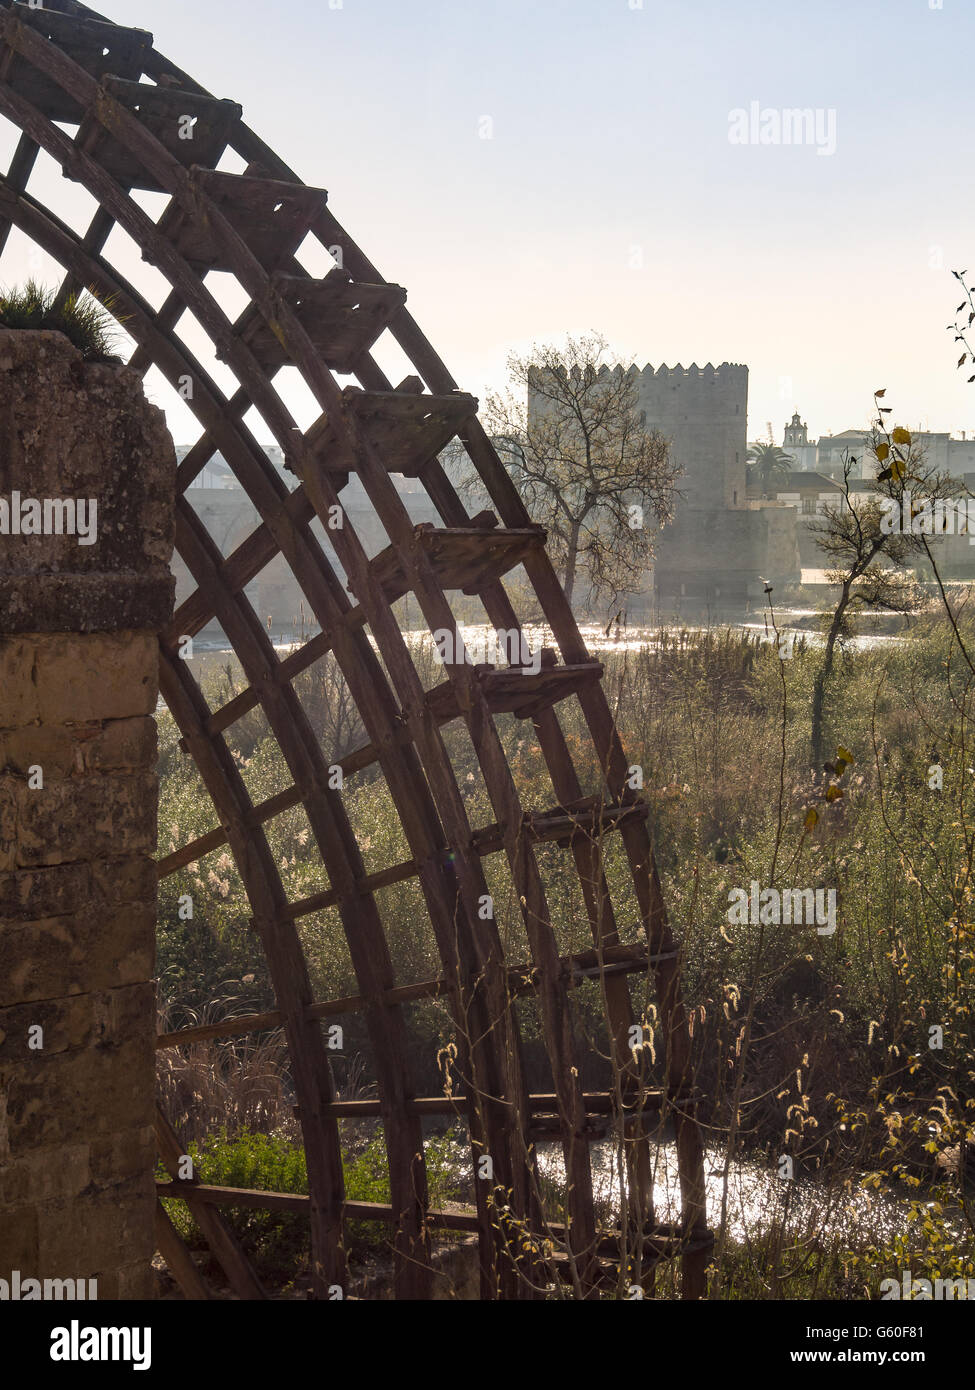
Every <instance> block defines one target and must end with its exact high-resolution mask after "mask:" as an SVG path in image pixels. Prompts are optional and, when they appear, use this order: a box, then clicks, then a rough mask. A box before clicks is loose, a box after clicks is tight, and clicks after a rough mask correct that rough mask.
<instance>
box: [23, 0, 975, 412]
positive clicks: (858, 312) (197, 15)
mask: <svg viewBox="0 0 975 1390" xmlns="http://www.w3.org/2000/svg"><path fill="white" fill-rule="evenodd" d="M631 4H632V5H634V6H636V0H534V3H524V0H522V2H521V3H519V0H485V3H474V0H450V3H438V2H437V0H411V2H408V0H343V4H342V7H341V8H331V7H330V5H329V3H328V0H287V2H286V3H278V4H277V5H269V4H266V3H260V4H259V3H256V0H234V2H233V3H232V2H231V0H165V3H161V0H103V3H102V4H101V6H100V7H99V8H101V10H102V11H103V12H104V13H105V14H106V15H108V16H109V17H110V18H112V19H115V20H116V21H118V22H120V23H127V24H134V25H138V26H141V27H144V28H149V29H151V30H153V32H154V33H155V36H156V42H157V46H158V47H159V48H160V49H161V50H162V51H163V52H164V53H166V54H167V56H169V57H170V58H172V59H173V60H174V61H175V62H177V63H178V64H179V65H180V66H182V67H184V68H186V69H187V70H188V71H190V72H191V73H192V74H193V75H194V76H195V77H196V78H197V79H198V80H200V81H201V82H203V83H204V84H205V85H206V86H208V87H209V88H210V90H212V91H213V92H214V93H215V94H216V95H218V96H228V97H233V98H235V99H236V100H238V101H240V102H241V103H242V104H243V106H244V114H245V119H246V120H247V121H248V123H249V124H250V125H252V126H253V127H254V128H255V129H256V130H257V131H258V133H259V134H261V135H262V136H263V137H264V138H265V139H266V140H267V141H268V142H269V143H270V144H272V145H273V146H274V147H275V148H277V149H278V150H279V152H280V153H281V154H282V155H283V156H284V157H285V158H286V159H287V160H288V161H289V163H291V165H292V166H293V167H294V168H296V169H297V171H298V172H299V173H300V175H301V176H302V177H303V178H304V179H305V180H306V181H307V182H309V183H314V184H320V185H322V186H323V187H325V188H327V189H328V190H329V193H330V203H331V206H332V208H333V210H334V211H335V213H336V215H337V216H338V217H339V219H340V221H342V222H343V223H344V224H345V225H347V226H348V228H349V230H350V231H351V232H352V234H353V235H354V236H355V237H356V239H357V240H358V241H359V243H360V244H361V245H362V246H363V248H364V249H365V250H366V251H367V253H368V254H369V255H370V256H371V257H372V259H373V260H374V261H375V262H376V263H377V264H378V265H379V267H380V268H381V270H382V271H383V273H384V275H385V276H386V277H387V278H388V279H391V280H397V281H399V282H400V283H402V284H404V285H406V286H407V288H408V290H409V302H410V307H411V309H412V311H413V313H414V314H415V315H416V317H417V319H418V320H419V322H420V324H421V325H422V326H423V328H424V329H425V330H426V332H427V333H428V335H429V336H430V337H431V338H432V340H433V341H434V343H435V344H436V346H437V348H438V349H439V351H440V353H441V355H442V356H443V357H444V358H445V360H446V361H447V363H448V365H449V366H450V367H451V369H452V370H453V371H454V374H455V375H456V376H457V377H458V379H459V381H460V382H461V384H462V385H463V386H464V387H465V388H466V389H469V390H472V391H474V392H475V393H477V394H480V395H482V396H483V393H484V391H485V389H486V388H487V387H488V386H501V385H503V384H504V377H505V370H504V362H505V356H506V354H507V353H508V352H509V351H510V350H512V349H515V350H519V351H520V350H524V349H526V348H527V347H528V346H529V344H530V343H531V341H532V340H533V339H535V340H548V339H551V338H559V337H562V336H563V335H564V334H565V333H566V332H567V331H571V332H573V333H578V332H584V331H587V330H590V329H596V330H599V331H600V332H602V333H603V334H604V336H605V337H607V338H608V339H609V340H610V341H611V343H613V344H614V345H615V346H616V347H617V348H618V349H619V350H620V352H621V353H623V354H625V355H627V356H630V355H632V356H633V357H635V358H636V359H637V360H638V361H639V362H640V363H641V364H642V363H643V362H646V361H650V362H652V363H654V364H659V363H661V362H667V363H668V364H671V365H673V364H674V363H676V362H678V361H680V362H683V363H684V364H685V365H687V364H689V363H690V362H691V361H692V360H693V361H697V362H698V363H703V362H706V361H709V360H710V361H712V362H715V363H717V362H719V361H722V360H726V359H727V360H731V361H740V362H745V363H747V364H748V366H749V367H750V369H751V380H750V400H749V426H750V434H751V436H752V437H755V436H757V435H759V434H761V435H763V436H764V433H765V422H766V420H769V419H770V420H771V421H772V425H773V430H774V432H775V437H776V439H781V431H782V426H783V423H784V421H785V420H786V418H787V417H788V416H789V415H790V414H791V412H792V409H793V407H794V406H798V408H799V409H800V410H801V412H802V414H803V416H804V418H805V419H807V420H808V423H809V426H810V434H811V435H813V436H816V435H819V434H820V433H826V432H828V431H839V430H841V429H844V428H847V427H852V426H860V425H863V424H865V423H866V422H867V420H868V418H869V414H870V409H871V404H872V401H871V397H872V392H873V390H874V389H875V388H877V387H880V386H885V387H886V388H887V391H888V400H889V402H890V403H891V404H893V405H894V406H895V409H896V411H897V414H898V417H899V418H902V419H904V420H905V421H907V422H909V423H918V424H924V425H925V426H926V427H928V428H931V429H952V430H959V429H969V430H971V429H975V395H973V392H975V385H973V386H972V387H966V386H965V385H964V376H963V374H962V373H960V372H956V371H955V365H954V364H955V361H956V359H957V356H958V349H957V347H956V346H955V345H954V344H953V343H952V341H951V338H950V335H949V334H948V333H946V332H945V331H944V330H945V325H946V324H947V323H948V321H949V319H950V318H951V316H952V311H953V309H954V307H955V305H956V304H957V302H958V300H959V299H960V295H959V294H958V293H957V292H956V290H955V289H954V288H953V285H954V282H953V281H952V280H951V278H950V276H949V273H948V272H949V270H950V269H951V268H954V267H959V268H964V267H969V266H970V267H971V268H972V270H973V271H975V193H973V177H972V169H971V163H970V148H971V134H972V124H973V122H972V116H973V99H972V96H971V91H972V85H973V84H972V80H971V71H972V67H973V63H975V7H973V4H972V0H944V4H943V8H941V9H932V8H931V7H930V3H929V0H884V3H879V0H874V2H873V3H840V2H839V0H815V2H814V3H811V2H810V0H778V3H766V0H734V3H728V0H724V3H715V0H696V2H693V0H692V2H691V3H685V4H679V3H676V4H675V3H668V4H662V3H658V0H644V3H643V5H642V8H640V7H634V8H631ZM752 101H757V102H758V103H760V105H761V107H762V108H784V107H811V108H821V109H822V110H823V111H830V110H832V111H833V112H834V113H835V123H836V126H835V129H836V151H835V153H834V154H832V155H826V156H824V155H820V154H818V153H817V150H816V148H815V145H811V146H810V145H800V146H796V145H791V146H785V145H778V146H774V145H756V146H748V145H746V146H741V145H733V144H731V143H729V139H728V133H729V113H730V112H731V111H732V110H733V109H735V108H748V107H749V104H750V103H751V102H752ZM485 117H489V118H490V120H491V122H492V123H493V132H492V138H490V139H483V138H481V133H482V132H483V131H484V129H485V124H484V120H483V118H485ZM5 269H6V267H5Z"/></svg>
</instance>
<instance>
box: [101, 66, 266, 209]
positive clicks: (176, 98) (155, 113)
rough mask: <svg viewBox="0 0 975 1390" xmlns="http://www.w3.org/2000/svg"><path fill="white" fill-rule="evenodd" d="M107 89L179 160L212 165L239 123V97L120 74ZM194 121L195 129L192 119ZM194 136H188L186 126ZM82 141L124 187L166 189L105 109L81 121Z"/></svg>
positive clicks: (110, 79) (109, 79)
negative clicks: (222, 96)
mask: <svg viewBox="0 0 975 1390" xmlns="http://www.w3.org/2000/svg"><path fill="white" fill-rule="evenodd" d="M102 88H103V90H104V91H105V92H107V93H108V95H109V96H111V97H113V98H114V99H115V100H116V101H120V102H121V103H122V104H123V105H124V106H126V107H128V109H129V110H131V111H133V112H134V113H135V114H136V115H137V116H138V118H139V120H140V121H141V123H142V124H143V125H144V126H145V128H146V129H147V130H148V131H149V132H150V133H151V134H152V135H154V136H155V137H156V139H157V140H159V141H160V142H161V143H162V144H163V145H164V146H165V147H166V149H167V150H168V151H169V153H170V154H171V155H172V156H173V157H174V158H175V159H178V160H179V162H180V163H181V164H183V165H185V166H186V167H187V168H189V167H190V166H191V165H193V164H198V165H201V166H202V167H204V168H207V169H213V168H215V167H216V165H217V164H218V163H219V161H220V157H221V155H222V154H223V152H224V150H225V149H226V148H227V145H228V143H229V140H230V136H231V133H232V131H233V128H234V126H235V125H236V124H237V123H238V122H239V120H240V118H241V115H242V108H241V107H240V106H239V105H238V104H237V102H235V101H220V100H218V99H217V98H216V97H201V96H196V95H194V94H193V93H192V92H183V91H180V90H179V89H176V90H174V89H173V88H171V87H154V86H150V85H149V84H148V83H146V82H131V81H128V80H127V79H125V78H121V77H106V78H104V79H103V81H102ZM188 120H190V121H192V122H193V124H192V127H189V126H188V125H187V121H188ZM188 129H189V130H191V132H192V133H191V135H189V136H187V133H186V132H187V130H188ZM76 139H77V143H78V144H79V145H80V146H81V147H82V148H83V149H85V150H86V151H87V152H88V153H89V154H91V155H94V157H95V158H96V159H97V160H98V162H99V163H100V164H101V166H102V168H103V169H105V170H106V172H107V173H109V174H111V176H112V178H114V179H117V180H118V182H119V183H120V184H122V186H123V187H124V188H142V189H146V190H148V191H150V192H153V193H163V192H167V191H168V190H166V189H165V188H164V187H163V185H162V184H161V183H160V181H159V180H158V179H157V178H156V177H155V175H154V174H152V173H150V172H149V171H148V170H147V169H146V167H145V165H144V164H143V163H142V162H141V160H139V159H137V158H136V157H135V156H134V155H132V154H130V153H129V151H128V150H127V149H126V147H125V146H124V145H123V144H121V143H120V141H119V140H118V138H117V137H116V136H115V135H114V134H113V132H112V130H111V128H110V126H108V125H106V124H104V123H103V120H102V119H101V118H100V113H99V111H98V110H97V109H96V110H95V111H89V112H88V113H87V114H86V115H85V118H84V120H83V121H82V123H81V128H80V130H79V131H78V134H77V137H76Z"/></svg>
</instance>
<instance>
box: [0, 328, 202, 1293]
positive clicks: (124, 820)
mask: <svg viewBox="0 0 975 1390" xmlns="http://www.w3.org/2000/svg"><path fill="white" fill-rule="evenodd" d="M174 485H175V454H174V450H173V445H172V441H171V440H170V438H169V435H168V433H167V431H166V428H165V423H164V419H163V416H162V413H161V411H159V410H157V409H156V408H155V407H153V406H150V405H148V404H147V402H146V401H145V398H144V396H143V392H142V385H141V381H140V379H139V377H138V376H137V375H136V374H135V373H134V372H129V371H128V370H126V369H124V368H120V367H117V366H113V365H110V364H92V363H85V362H84V361H83V360H82V358H81V357H80V355H79V354H78V353H77V352H76V351H75V349H74V348H72V347H71V346H70V344H69V343H68V342H67V340H66V339H65V338H63V337H62V336H61V335H60V334H55V333H10V332H6V331H4V332H0V503H3V502H6V503H7V516H6V518H4V517H3V513H2V506H0V522H2V521H4V520H5V521H6V525H5V526H3V527H2V528H0V529H2V530H4V531H5V532H6V534H0V1280H3V1281H5V1283H3V1284H0V1296H4V1295H5V1292H6V1290H7V1288H9V1286H10V1284H11V1282H13V1283H14V1284H16V1281H17V1280H19V1281H20V1284H21V1289H22V1290H23V1288H24V1287H25V1286H24V1281H25V1280H27V1279H37V1280H86V1281H88V1280H92V1279H94V1280H96V1281H97V1288H96V1290H95V1291H94V1292H95V1293H96V1296H97V1297H98V1298H102V1299H104V1298H109V1299H111V1298H148V1297H151V1296H152V1294H153V1276H152V1270H151V1263H150V1262H151V1258H152V1253H153V1248H154V1241H153V1211H154V1196H153V1167H154V1162H155V1150H154V1144H153V1136H152V1116H153V1095H154V1036H155V987H154V984H153V982H152V976H153V967H154V940H155V922H156V884H155V872H154V865H153V861H152V856H153V854H154V852H155V843H156V805H157V788H156V773H155V762H156V729H155V722H154V719H153V713H154V711H155V707H156V701H157V693H158V647H157V640H156V633H157V632H158V630H159V628H160V627H161V626H162V624H163V623H164V622H165V621H166V619H167V617H168V615H169V614H170V612H171V611H172V601H173V581H172V579H171V577H170V574H169V568H168V565H169V558H170V554H171V551H172V518H173V492H174ZM17 493H19V494H20V497H21V499H23V498H31V499H35V500H37V501H39V502H41V503H43V502H44V500H49V501H55V502H56V501H61V502H63V501H64V500H65V499H79V498H80V499H94V500H95V501H96V503H97V526H96V528H95V531H94V536H93V540H92V543H91V544H85V545H81V544H79V543H78V534H77V531H76V534H74V535H69V534H65V533H62V534H61V535H56V534H33V533H29V534H21V535H14V534H10V531H11V527H12V522H11V512H12V500H11V499H12V498H13V497H14V495H15V494H17ZM60 514H61V516H62V521H63V520H64V517H65V513H64V511H63V509H62V511H61V513H60ZM51 515H52V518H53V516H54V515H55V511H52V513H51ZM63 530H64V528H63V527H62V531H63ZM89 534H90V533H89ZM27 1287H28V1288H29V1287H30V1286H27ZM77 1291H78V1290H77V1288H76V1289H75V1292H77ZM86 1292H87V1294H88V1295H89V1296H90V1295H91V1293H92V1292H93V1290H92V1289H91V1287H90V1286H88V1287H87V1288H86ZM20 1296H21V1297H23V1296H24V1293H23V1292H21V1294H20Z"/></svg>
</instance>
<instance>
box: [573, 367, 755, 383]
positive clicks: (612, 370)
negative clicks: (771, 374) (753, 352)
mask: <svg viewBox="0 0 975 1390" xmlns="http://www.w3.org/2000/svg"><path fill="white" fill-rule="evenodd" d="M623 372H625V373H626V375H627V376H637V377H640V378H641V379H643V380H646V381H650V380H652V381H654V382H661V381H701V380H703V379H707V378H713V379H719V380H722V381H745V380H747V378H748V367H747V366H746V365H745V364H744V363H743V362H721V363H719V365H718V366H717V367H716V366H714V364H713V363H712V362H708V363H706V364H705V365H704V366H703V367H699V366H698V365H697V363H696V362H692V363H691V365H690V366H689V367H683V366H681V364H680V363H679V362H678V363H677V365H676V366H674V367H668V366H667V364H666V363H662V364H661V365H660V366H659V367H654V366H652V365H651V364H650V363H649V362H647V363H646V364H645V366H643V367H638V366H637V365H636V363H635V362H634V363H633V364H632V365H631V366H629V367H625V368H624V367H623V366H622V365H621V364H619V363H617V365H616V366H615V367H609V366H606V365H605V364H604V365H603V366H602V367H600V369H599V375H600V377H605V376H619V375H620V374H621V373H623ZM572 375H573V377H578V375H579V372H578V368H574V369H573V371H572Z"/></svg>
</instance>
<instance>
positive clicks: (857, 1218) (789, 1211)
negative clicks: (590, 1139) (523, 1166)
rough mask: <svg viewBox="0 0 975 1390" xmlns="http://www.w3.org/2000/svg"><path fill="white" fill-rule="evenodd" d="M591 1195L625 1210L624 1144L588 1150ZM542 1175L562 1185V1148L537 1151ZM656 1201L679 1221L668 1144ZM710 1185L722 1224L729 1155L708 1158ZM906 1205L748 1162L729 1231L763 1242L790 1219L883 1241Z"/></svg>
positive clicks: (713, 1221)
mask: <svg viewBox="0 0 975 1390" xmlns="http://www.w3.org/2000/svg"><path fill="white" fill-rule="evenodd" d="M590 1157H591V1162H592V1172H593V1190H594V1194H595V1196H596V1199H597V1201H601V1202H605V1203H608V1205H609V1207H610V1209H611V1210H612V1211H613V1212H614V1213H616V1212H618V1211H619V1205H620V1201H619V1198H620V1191H621V1188H620V1171H619V1163H620V1156H619V1150H618V1146H616V1145H614V1144H610V1143H602V1144H593V1145H592V1146H591V1150H590ZM538 1162H539V1168H540V1170H541V1172H542V1174H543V1175H544V1176H545V1177H547V1178H550V1179H552V1180H553V1181H555V1182H557V1183H562V1182H564V1179H565V1165H564V1160H563V1155H562V1151H561V1148H560V1147H559V1146H558V1145H556V1144H546V1145H543V1146H540V1148H539V1159H538ZM654 1162H655V1165H656V1166H655V1169H654V1187H653V1202H654V1211H655V1217H656V1219H657V1220H658V1221H678V1220H679V1219H680V1209H681V1198H680V1182H679V1176H678V1171H677V1150H676V1147H675V1146H674V1145H673V1144H662V1145H661V1146H660V1147H659V1148H658V1149H657V1150H656V1152H655V1154H654ZM704 1171H705V1185H706V1196H707V1216H708V1225H709V1226H710V1227H711V1228H712V1229H714V1230H716V1229H717V1228H718V1227H719V1226H720V1225H721V1219H722V1206H723V1194H724V1186H725V1179H724V1156H723V1155H722V1154H721V1153H719V1152H717V1151H713V1152H710V1153H707V1154H705V1163H704ZM905 1216H906V1206H905V1204H903V1203H902V1202H900V1201H897V1200H896V1199H894V1198H891V1197H887V1196H879V1195H878V1194H876V1193H874V1192H872V1191H867V1190H866V1189H865V1188H862V1187H858V1186H856V1185H855V1184H852V1183H851V1184H850V1187H849V1189H848V1190H845V1191H844V1190H838V1191H836V1192H831V1191H827V1189H826V1187H825V1186H824V1185H823V1184H821V1183H817V1182H815V1181H808V1180H807V1181H802V1180H797V1181H793V1182H784V1181H783V1180H782V1179H781V1178H780V1177H779V1176H778V1170H777V1169H776V1168H774V1167H770V1166H769V1165H768V1164H767V1163H763V1162H760V1161H753V1160H745V1161H744V1162H739V1163H736V1164H733V1165H731V1167H730V1168H729V1171H728V1192H727V1212H726V1220H727V1231H728V1234H729V1235H730V1236H732V1237H734V1238H737V1239H743V1238H744V1237H746V1236H757V1235H759V1234H760V1233H761V1232H762V1231H766V1230H768V1229H769V1228H770V1227H772V1226H773V1225H777V1224H779V1223H781V1222H782V1219H783V1217H784V1218H785V1221H786V1225H787V1226H788V1227H789V1228H790V1229H792V1230H796V1231H799V1230H801V1231H802V1232H803V1233H805V1234H807V1235H809V1236H812V1235H818V1236H820V1237H823V1236H829V1235H835V1236H840V1237H842V1236H843V1235H847V1234H851V1233H852V1232H854V1231H855V1232H856V1235H857V1238H858V1240H859V1239H862V1238H864V1237H865V1238H867V1239H869V1240H871V1241H875V1242H879V1241H881V1240H884V1239H888V1238H890V1237H891V1236H892V1235H893V1234H895V1232H897V1231H899V1230H903V1228H904V1221H905Z"/></svg>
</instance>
